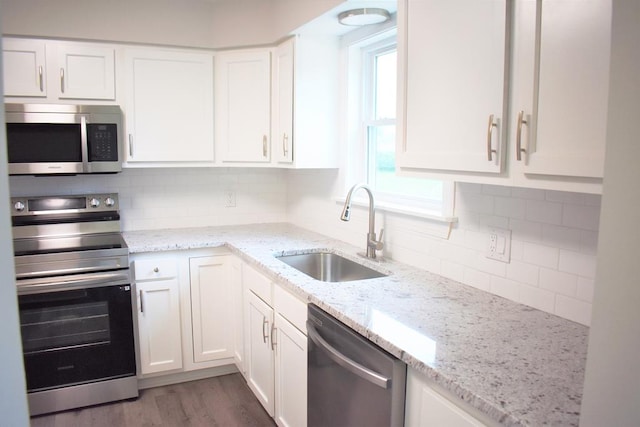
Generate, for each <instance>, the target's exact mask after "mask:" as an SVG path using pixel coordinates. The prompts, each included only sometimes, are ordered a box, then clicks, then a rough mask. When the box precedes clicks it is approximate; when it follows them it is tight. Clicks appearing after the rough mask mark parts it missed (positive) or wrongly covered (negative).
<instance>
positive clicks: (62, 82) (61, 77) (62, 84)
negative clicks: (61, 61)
mask: <svg viewBox="0 0 640 427" xmlns="http://www.w3.org/2000/svg"><path fill="white" fill-rule="evenodd" d="M60 92H62V93H64V68H60Z"/></svg>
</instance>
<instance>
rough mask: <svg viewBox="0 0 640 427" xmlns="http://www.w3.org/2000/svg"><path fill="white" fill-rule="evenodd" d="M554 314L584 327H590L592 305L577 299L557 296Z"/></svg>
mask: <svg viewBox="0 0 640 427" xmlns="http://www.w3.org/2000/svg"><path fill="white" fill-rule="evenodd" d="M554 313H555V314H557V315H558V316H561V317H564V318H565V319H569V320H573V321H574V322H578V323H582V324H583V325H587V326H588V325H590V324H591V304H589V303H587V302H584V301H580V300H577V299H575V298H570V297H566V296H564V295H556V305H555V310H554Z"/></svg>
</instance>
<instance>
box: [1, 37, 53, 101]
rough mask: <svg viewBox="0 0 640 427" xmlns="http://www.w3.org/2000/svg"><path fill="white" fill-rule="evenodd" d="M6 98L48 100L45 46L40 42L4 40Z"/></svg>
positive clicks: (3, 58) (3, 56)
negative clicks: (22, 97)
mask: <svg viewBox="0 0 640 427" xmlns="http://www.w3.org/2000/svg"><path fill="white" fill-rule="evenodd" d="M2 60H3V63H4V96H29V97H39V98H46V96H47V82H46V79H45V71H46V59H45V45H44V42H42V41H39V40H20V39H7V38H5V39H3V40H2Z"/></svg>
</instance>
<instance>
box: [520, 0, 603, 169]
mask: <svg viewBox="0 0 640 427" xmlns="http://www.w3.org/2000/svg"><path fill="white" fill-rule="evenodd" d="M515 7H516V9H515V11H516V14H515V19H516V44H515V47H516V49H517V50H516V51H515V58H516V61H514V62H515V67H516V68H515V70H514V72H515V78H514V80H515V82H516V84H515V88H516V91H517V96H516V100H515V102H514V111H516V112H520V111H522V114H523V119H524V121H525V123H523V124H521V125H520V126H519V125H518V123H517V119H516V118H514V125H516V126H517V127H519V128H520V129H521V148H522V151H521V153H520V154H521V156H520V157H521V163H522V164H523V171H524V173H529V174H544V175H557V176H572V177H587V178H602V176H603V170H604V149H605V139H606V124H607V104H608V92H609V58H610V45H611V1H610V0H584V1H580V2H572V1H558V0H538V1H535V2H534V1H531V0H530V1H524V2H519V3H517V4H516V6H515ZM536 47H537V48H538V50H536ZM516 139H517V138H516ZM514 151H516V154H517V147H516V150H514Z"/></svg>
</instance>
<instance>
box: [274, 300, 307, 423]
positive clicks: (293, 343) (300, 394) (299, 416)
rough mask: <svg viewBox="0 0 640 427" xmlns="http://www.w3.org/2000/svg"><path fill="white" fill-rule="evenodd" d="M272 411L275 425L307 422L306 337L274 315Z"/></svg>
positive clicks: (279, 316) (284, 320)
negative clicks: (273, 404)
mask: <svg viewBox="0 0 640 427" xmlns="http://www.w3.org/2000/svg"><path fill="white" fill-rule="evenodd" d="M274 322H275V344H274V346H275V353H276V361H275V362H276V368H275V373H276V384H275V387H276V396H275V403H276V408H275V410H276V413H275V419H276V423H277V424H278V425H279V426H289V427H296V426H305V425H307V337H306V336H305V335H304V334H303V333H302V332H300V330H298V329H297V328H296V327H295V326H293V324H291V322H289V321H288V320H287V319H285V318H284V317H283V316H282V315H281V314H280V313H276V315H275V319H274Z"/></svg>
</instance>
